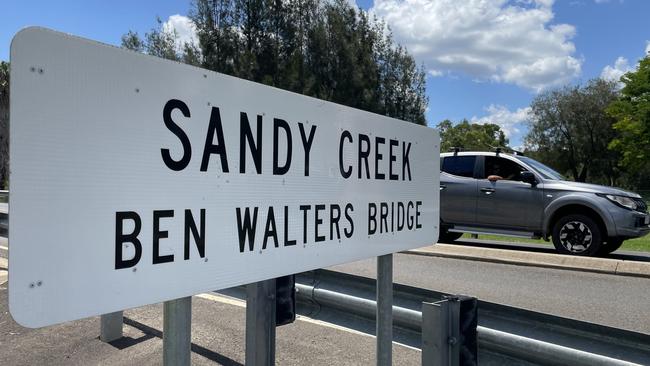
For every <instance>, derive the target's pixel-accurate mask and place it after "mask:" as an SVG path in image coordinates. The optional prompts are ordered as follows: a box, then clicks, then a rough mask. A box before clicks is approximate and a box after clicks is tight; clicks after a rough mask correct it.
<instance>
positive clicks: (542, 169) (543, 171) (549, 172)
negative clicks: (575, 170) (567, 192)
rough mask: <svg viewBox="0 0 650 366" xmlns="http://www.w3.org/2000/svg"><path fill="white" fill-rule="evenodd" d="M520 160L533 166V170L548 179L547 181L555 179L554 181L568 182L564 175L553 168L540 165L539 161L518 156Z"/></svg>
mask: <svg viewBox="0 0 650 366" xmlns="http://www.w3.org/2000/svg"><path fill="white" fill-rule="evenodd" d="M518 158H519V159H520V160H521V161H522V162H524V163H526V164H528V165H530V166H531V167H532V168H533V169H535V170H536V171H537V172H538V173H539V174H540V175H541V176H542V177H544V178H546V179H553V180H566V178H565V177H564V176H563V175H562V174H560V173H558V172H556V171H555V170H553V169H552V168H549V167H547V166H546V165H544V164H542V163H540V162H539V161H537V160H534V159H531V158H527V157H525V156H518Z"/></svg>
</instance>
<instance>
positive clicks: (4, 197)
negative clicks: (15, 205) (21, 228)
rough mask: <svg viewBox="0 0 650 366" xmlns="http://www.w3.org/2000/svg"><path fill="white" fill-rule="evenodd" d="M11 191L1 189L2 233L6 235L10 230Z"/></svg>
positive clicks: (0, 218) (0, 212) (0, 222)
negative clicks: (9, 203)
mask: <svg viewBox="0 0 650 366" xmlns="http://www.w3.org/2000/svg"><path fill="white" fill-rule="evenodd" d="M7 202H9V191H2V190H0V235H3V236H4V235H6V233H7V230H9V205H8V204H7Z"/></svg>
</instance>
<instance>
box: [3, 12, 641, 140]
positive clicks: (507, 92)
mask: <svg viewBox="0 0 650 366" xmlns="http://www.w3.org/2000/svg"><path fill="white" fill-rule="evenodd" d="M349 1H350V2H354V1H355V0H349ZM356 5H358V6H359V7H361V8H362V9H364V10H367V11H368V12H370V13H372V14H375V15H377V16H378V17H380V18H382V19H384V20H385V21H386V23H387V24H388V25H389V26H390V28H391V30H392V32H393V36H394V38H395V40H396V41H397V42H399V43H400V44H402V45H404V46H406V47H407V49H408V50H409V52H410V53H411V54H412V55H413V56H414V57H415V59H416V61H417V62H418V63H419V64H422V65H423V66H424V68H425V70H426V71H427V95H428V97H429V108H428V109H427V112H426V118H427V122H428V124H429V126H435V125H436V124H437V123H439V122H440V121H442V120H444V119H450V120H452V121H454V122H458V121H461V120H463V119H468V120H469V121H471V122H473V123H496V124H498V125H500V126H501V127H502V129H503V130H504V131H505V133H506V135H507V136H508V138H509V139H510V144H511V146H514V147H520V146H522V144H523V141H524V140H523V139H524V136H525V134H526V132H527V129H528V127H527V121H528V120H529V111H530V108H529V106H530V103H531V101H532V100H533V98H534V97H535V96H536V95H538V94H539V93H542V92H544V91H547V90H551V89H553V88H558V87H562V86H564V85H576V84H581V83H585V82H587V81H588V80H589V79H592V78H597V77H604V78H608V79H611V80H618V78H620V76H621V75H622V74H623V73H624V72H627V71H630V70H633V69H634V68H635V67H636V64H637V62H638V61H639V59H641V58H643V57H644V55H645V54H646V53H647V52H650V27H648V26H647V18H648V14H650V1H647V0H559V1H554V0H356ZM0 8H1V9H2V13H3V15H2V17H1V18H2V22H0V60H9V47H10V43H11V38H12V37H13V35H14V34H15V33H16V32H17V31H18V30H20V29H21V28H24V27H26V26H30V25H39V26H45V27H48V28H52V29H55V30H58V31H62V32H67V33H71V34H75V35H78V36H82V37H86V38H90V39H93V40H97V41H100V42H104V43H109V44H114V45H119V44H120V38H121V36H122V35H123V34H124V33H126V32H127V31H128V30H133V31H137V32H138V33H140V34H141V35H142V34H144V33H145V32H146V31H148V30H149V29H151V28H152V27H155V26H156V18H157V17H158V18H160V19H161V20H162V21H163V22H165V26H166V27H168V28H174V29H176V31H177V33H178V34H179V35H180V38H181V39H182V40H191V39H193V34H192V27H191V23H190V22H189V21H188V19H187V17H186V16H187V14H188V12H189V10H190V0H157V1H156V0H139V1H126V0H113V1H110V2H107V1H100V0H96V1H91V0H85V1H81V0H69V1H45V0H32V1H27V0H4V1H3V4H2V6H1V7H0Z"/></svg>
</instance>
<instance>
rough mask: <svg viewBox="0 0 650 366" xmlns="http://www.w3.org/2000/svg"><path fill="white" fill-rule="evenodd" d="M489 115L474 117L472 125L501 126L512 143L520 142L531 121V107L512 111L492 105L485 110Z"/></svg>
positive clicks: (471, 120)
mask: <svg viewBox="0 0 650 366" xmlns="http://www.w3.org/2000/svg"><path fill="white" fill-rule="evenodd" d="M485 111H486V112H487V115H485V116H483V117H477V116H474V117H472V118H471V119H470V122H472V123H478V124H486V123H493V124H496V125H499V126H500V127H501V130H503V133H504V134H505V135H506V137H508V138H509V139H510V140H511V142H520V140H521V137H522V134H523V131H524V130H525V127H526V125H525V124H526V122H527V121H528V119H529V115H530V111H531V109H530V107H524V108H519V109H517V110H516V111H511V110H510V109H508V107H506V106H502V105H498V104H491V105H490V106H489V107H487V108H486V109H485Z"/></svg>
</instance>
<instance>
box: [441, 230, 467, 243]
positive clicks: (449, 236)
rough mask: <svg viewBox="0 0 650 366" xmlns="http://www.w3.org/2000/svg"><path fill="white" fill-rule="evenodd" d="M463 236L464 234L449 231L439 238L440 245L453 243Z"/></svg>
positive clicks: (442, 232)
mask: <svg viewBox="0 0 650 366" xmlns="http://www.w3.org/2000/svg"><path fill="white" fill-rule="evenodd" d="M461 236H463V233H452V232H449V231H447V230H445V231H441V232H440V237H439V238H438V242H439V243H453V242H454V241H456V240H458V239H460V237H461Z"/></svg>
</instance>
